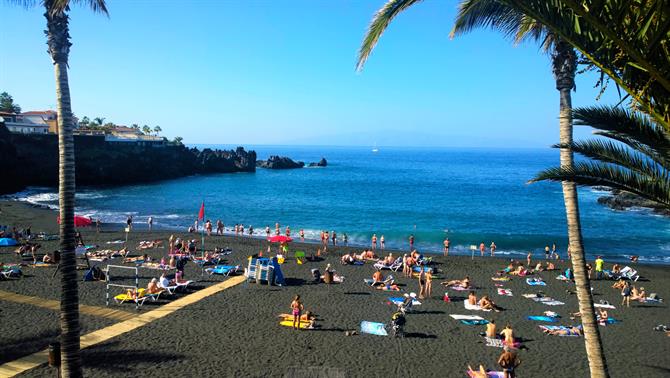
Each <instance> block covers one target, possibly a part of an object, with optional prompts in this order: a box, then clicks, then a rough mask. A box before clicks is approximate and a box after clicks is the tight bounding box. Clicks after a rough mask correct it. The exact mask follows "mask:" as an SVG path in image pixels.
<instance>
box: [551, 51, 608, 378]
mask: <svg viewBox="0 0 670 378" xmlns="http://www.w3.org/2000/svg"><path fill="white" fill-rule="evenodd" d="M553 65H554V74H555V77H556V89H558V90H559V91H560V117H559V127H560V131H559V133H560V141H561V145H564V146H568V145H571V144H572V97H571V94H570V91H572V89H573V88H574V82H575V70H576V67H577V59H576V55H575V52H574V50H573V49H572V47H571V46H569V45H567V44H566V43H563V42H558V43H557V44H556V48H555V53H554V61H553ZM573 164H574V162H573V154H572V149H570V148H561V167H562V168H572V167H573ZM562 185H563V200H564V202H565V214H566V217H567V224H568V240H569V244H570V251H571V253H572V268H573V270H574V275H575V290H576V292H577V300H578V302H579V312H580V313H581V318H582V325H583V327H584V343H585V345H586V356H587V358H588V360H589V370H590V372H591V377H592V378H606V377H609V374H608V372H607V363H606V361H605V354H604V353H603V348H602V341H601V339H600V332H599V331H598V322H597V320H596V315H595V311H594V308H593V297H591V289H590V287H591V284H590V282H589V279H588V276H587V270H586V259H585V258H584V244H583V241H582V227H581V224H580V220H579V202H578V198H577V186H576V185H575V183H573V182H568V181H563V183H562Z"/></svg>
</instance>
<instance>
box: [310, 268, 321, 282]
mask: <svg viewBox="0 0 670 378" xmlns="http://www.w3.org/2000/svg"><path fill="white" fill-rule="evenodd" d="M312 277H313V278H314V282H319V280H321V272H320V271H319V270H318V269H312Z"/></svg>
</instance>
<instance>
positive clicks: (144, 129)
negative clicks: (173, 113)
mask: <svg viewBox="0 0 670 378" xmlns="http://www.w3.org/2000/svg"><path fill="white" fill-rule="evenodd" d="M142 132H143V133H144V134H146V135H149V134H151V127H149V125H144V126H142Z"/></svg>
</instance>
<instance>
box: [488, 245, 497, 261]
mask: <svg viewBox="0 0 670 378" xmlns="http://www.w3.org/2000/svg"><path fill="white" fill-rule="evenodd" d="M489 248H491V257H493V255H494V254H495V253H496V248H497V246H496V243H495V242H491V245H490V246H489Z"/></svg>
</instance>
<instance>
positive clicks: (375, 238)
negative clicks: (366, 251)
mask: <svg viewBox="0 0 670 378" xmlns="http://www.w3.org/2000/svg"><path fill="white" fill-rule="evenodd" d="M376 249H377V234H372V250H373V251H374V250H376Z"/></svg>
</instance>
